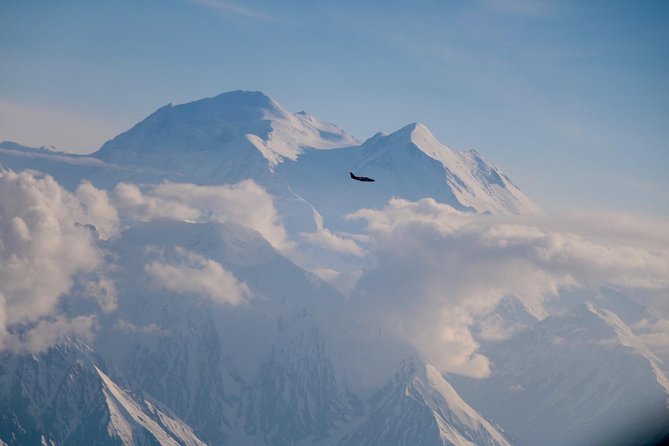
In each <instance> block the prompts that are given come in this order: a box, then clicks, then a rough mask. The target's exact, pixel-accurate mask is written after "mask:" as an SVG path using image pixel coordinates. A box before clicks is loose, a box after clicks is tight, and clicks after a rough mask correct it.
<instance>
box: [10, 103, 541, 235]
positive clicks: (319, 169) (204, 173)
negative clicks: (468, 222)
mask: <svg viewBox="0 0 669 446" xmlns="http://www.w3.org/2000/svg"><path fill="white" fill-rule="evenodd" d="M358 144H359V143H358V142H357V140H356V139H355V138H354V137H352V136H350V135H348V134H347V133H346V132H344V131H343V130H341V129H339V128H337V127H336V126H334V125H332V124H327V123H324V122H322V121H319V120H318V119H316V118H314V117H313V116H310V115H308V114H306V113H304V112H300V113H291V112H288V111H286V110H285V109H284V108H283V107H282V106H281V105H279V104H278V103H277V102H276V101H274V100H273V99H271V98H269V97H267V96H265V95H264V94H262V93H259V92H244V91H235V92H230V93H224V94H221V95H219V96H216V97H213V98H208V99H202V100H199V101H195V102H191V103H187V104H182V105H176V106H174V105H167V106H165V107H162V108H160V109H159V110H157V111H156V112H154V113H153V114H152V115H150V116H149V117H147V118H146V119H144V120H143V121H142V122H140V123H138V124H137V125H136V126H134V127H133V128H132V129H130V130H128V131H127V132H124V133H122V134H120V135H118V136H117V137H116V138H114V139H112V140H111V141H109V142H107V143H105V144H104V145H103V146H102V147H101V148H100V150H98V151H97V152H95V153H94V154H92V155H90V156H76V155H62V154H54V155H53V156H49V154H48V153H47V151H45V150H41V149H39V150H34V151H33V152H34V153H32V154H31V153H30V149H29V148H25V147H20V148H17V145H16V144H14V143H2V144H0V161H1V162H3V163H4V164H5V165H6V166H7V167H9V168H13V169H24V168H27V167H28V166H31V168H37V169H41V170H43V171H45V172H47V173H49V174H51V175H53V176H54V177H55V178H56V179H57V180H58V181H59V182H61V183H62V184H65V185H67V186H68V187H70V183H71V182H72V179H73V178H75V179H79V178H82V177H85V178H88V179H90V180H91V181H92V182H93V183H94V184H96V185H99V186H101V187H105V188H110V187H113V186H114V185H115V184H117V183H118V182H120V181H131V182H135V183H158V182H161V181H164V180H170V181H178V182H191V183H195V184H224V183H228V184H229V183H236V182H238V181H240V180H243V179H246V178H251V179H253V180H254V181H256V182H257V183H258V184H261V185H262V186H264V187H265V188H267V190H268V191H270V192H271V193H272V194H273V195H274V196H275V197H277V199H278V201H279V207H280V208H282V210H283V213H284V214H286V215H289V214H291V213H292V212H295V210H296V209H298V208H300V209H299V210H301V211H302V212H304V215H307V214H308V213H309V212H310V210H311V208H315V209H316V210H318V211H319V212H320V213H321V214H323V215H329V216H333V217H334V216H340V215H341V212H342V211H344V212H346V211H348V212H350V211H353V210H356V209H359V208H361V207H381V206H383V205H384V204H385V203H386V202H387V199H388V198H389V197H392V196H395V197H401V198H407V199H412V200H415V199H419V198H425V197H432V198H435V199H436V200H437V201H440V202H443V203H447V204H450V205H453V206H454V207H456V208H458V209H464V210H469V211H474V212H492V213H526V212H535V211H536V210H537V209H538V207H537V206H536V204H534V203H533V202H532V201H531V200H530V199H529V198H527V196H525V195H524V194H523V193H522V192H521V191H520V190H519V189H518V188H517V187H516V186H515V185H514V184H513V183H511V181H510V180H509V179H508V177H506V175H504V174H503V173H502V172H501V171H500V170H499V169H498V168H496V167H494V166H493V165H492V164H490V163H489V162H487V161H486V160H485V159H484V158H483V157H482V156H481V155H479V154H478V153H476V152H474V151H468V152H457V151H455V150H452V149H450V148H449V147H447V146H445V145H443V144H441V143H440V142H439V141H437V140H436V138H435V137H434V136H433V135H432V134H431V133H430V131H429V130H428V129H427V128H426V127H425V126H424V125H422V124H411V125H408V126H406V127H404V128H402V129H400V130H398V131H397V132H395V133H393V134H391V135H387V136H386V135H383V134H377V135H375V136H374V137H372V138H370V139H369V140H367V141H366V142H365V143H364V144H362V145H358ZM323 149H329V150H323ZM349 171H355V172H357V173H360V174H365V175H370V176H374V177H376V178H377V182H376V183H375V184H371V185H366V186H368V187H367V188H366V189H363V188H361V187H360V185H359V184H353V183H352V182H351V180H350V178H349V176H348V173H349ZM304 200H306V201H307V203H308V205H307V204H305V203H304ZM332 220H333V221H332V222H329V223H331V224H336V223H337V219H336V218H333V219H332ZM297 226H299V225H296V227H297ZM300 229H301V230H302V229H304V228H303V227H300Z"/></svg>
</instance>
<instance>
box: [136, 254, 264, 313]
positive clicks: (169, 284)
mask: <svg viewBox="0 0 669 446" xmlns="http://www.w3.org/2000/svg"><path fill="white" fill-rule="evenodd" d="M175 254H176V255H175V258H174V259H173V260H171V261H154V262H152V263H150V264H148V265H147V266H146V267H145V270H146V272H147V274H148V275H149V276H150V277H151V279H152V281H153V285H154V286H156V287H160V288H164V289H166V290H169V291H172V292H174V293H177V294H195V295H199V296H203V297H206V298H209V299H211V300H212V301H214V302H217V303H225V304H229V305H239V304H241V303H243V302H244V301H247V300H248V299H250V298H251V291H250V290H249V287H248V286H247V285H246V284H245V283H243V282H240V281H239V280H237V278H236V277H235V276H234V275H233V274H232V273H231V272H229V271H226V270H225V268H223V266H222V265H221V264H220V263H218V262H216V261H214V260H211V259H207V258H205V257H202V256H201V255H199V254H196V253H194V252H191V251H188V250H186V249H184V248H181V247H177V248H176V250H175Z"/></svg>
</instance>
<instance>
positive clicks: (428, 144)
mask: <svg viewBox="0 0 669 446" xmlns="http://www.w3.org/2000/svg"><path fill="white" fill-rule="evenodd" d="M361 148H362V151H363V153H364V155H363V156H362V157H361V159H360V160H359V161H358V167H359V169H361V170H362V171H363V172H366V169H372V170H376V169H374V167H375V166H384V165H386V166H387V165H391V166H398V167H400V166H406V168H407V170H409V172H408V174H409V175H412V176H413V177H416V176H420V175H421V174H423V172H422V171H421V170H420V169H418V170H414V171H411V168H410V167H413V166H411V164H414V163H415V160H416V159H417V158H416V157H417V154H416V153H412V152H413V151H416V150H417V151H419V152H420V153H422V154H424V155H427V156H428V157H429V158H431V159H433V160H435V161H437V162H438V163H439V164H441V166H442V167H443V170H444V173H443V176H444V181H445V182H446V183H447V184H448V186H449V188H450V189H451V190H452V191H453V194H454V196H455V199H456V200H457V202H458V204H459V205H460V206H462V207H464V208H471V209H475V210H477V211H479V212H485V211H488V212H492V213H508V212H511V213H535V212H538V211H539V207H538V206H537V205H536V204H535V203H534V202H532V200H530V199H529V198H528V197H527V196H526V195H525V194H524V193H523V192H521V191H520V189H518V187H517V186H516V185H515V184H513V183H512V182H511V181H510V180H509V178H508V177H507V176H506V175H504V173H503V172H502V171H501V170H500V169H499V168H497V167H495V166H493V165H492V164H491V163H489V162H488V161H487V160H486V159H485V158H483V157H482V156H481V155H479V154H478V152H476V151H473V150H470V151H466V152H459V151H456V150H453V149H452V148H450V147H448V146H447V145H445V144H442V143H441V142H439V141H438V140H437V138H436V137H435V136H434V135H433V134H432V133H431V132H430V130H429V129H428V128H427V127H426V126H425V125H423V124H421V123H419V122H415V123H412V124H409V125H407V126H405V127H403V128H401V129H400V130H397V131H396V132H394V133H392V134H390V135H383V134H376V135H375V136H373V137H372V138H370V139H369V140H367V141H366V142H365V143H364V144H363V145H362V147H361ZM407 151H408V154H405V153H404V152H407ZM407 155H408V156H409V157H410V158H409V159H408V160H407V159H403V158H402V157H403V156H407ZM418 159H419V158H418Z"/></svg>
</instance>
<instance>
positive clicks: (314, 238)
mask: <svg viewBox="0 0 669 446" xmlns="http://www.w3.org/2000/svg"><path fill="white" fill-rule="evenodd" d="M314 222H315V223H316V231H315V232H303V233H301V234H300V237H301V238H302V239H304V240H306V241H307V242H308V243H311V244H313V245H316V246H319V247H321V248H325V249H327V250H330V251H335V252H340V253H343V254H351V255H354V256H356V257H362V256H363V255H364V251H363V249H362V248H361V247H360V245H358V243H356V241H355V240H353V239H352V238H347V237H344V236H342V235H338V234H335V233H333V232H332V231H330V230H329V229H327V228H326V227H325V225H324V224H323V217H322V216H321V214H319V213H318V212H316V211H314Z"/></svg>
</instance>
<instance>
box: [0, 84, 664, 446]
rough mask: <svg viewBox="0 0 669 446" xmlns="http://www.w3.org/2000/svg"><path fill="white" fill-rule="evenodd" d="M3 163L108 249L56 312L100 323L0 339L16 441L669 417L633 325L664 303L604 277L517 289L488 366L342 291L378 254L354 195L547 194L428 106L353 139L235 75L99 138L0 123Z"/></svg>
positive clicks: (453, 441)
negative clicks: (458, 140) (443, 139)
mask: <svg viewBox="0 0 669 446" xmlns="http://www.w3.org/2000/svg"><path fill="white" fill-rule="evenodd" d="M9 169H11V170H14V171H20V170H29V171H38V172H43V173H46V174H48V175H51V176H53V177H54V178H55V180H56V182H57V183H58V184H59V185H61V186H63V187H64V188H66V189H67V190H69V191H70V192H71V194H69V195H68V193H67V192H66V191H64V190H63V189H59V187H60V186H57V185H55V184H51V182H50V183H49V186H50V187H51V189H49V190H50V191H54V192H53V193H51V194H50V195H48V199H50V200H62V201H63V202H64V205H63V209H67V210H68V211H69V210H71V212H73V213H77V215H76V219H75V218H73V219H72V220H73V221H74V223H73V224H74V225H75V226H76V228H77V230H76V231H75V233H76V234H79V235H82V237H83V235H86V236H87V237H88V236H89V235H90V242H91V243H94V245H95V246H94V249H92V250H91V251H94V254H95V256H93V257H95V258H96V259H98V260H97V261H98V262H99V265H98V266H97V267H96V268H97V269H95V270H94V271H92V272H91V271H90V270H88V269H86V268H82V269H83V270H84V272H83V273H81V274H83V275H84V277H78V276H77V277H69V276H68V277H67V278H66V279H64V280H69V281H70V282H71V287H70V288H69V291H68V292H66V293H65V294H64V295H62V296H59V297H58V305H57V307H56V309H55V310H54V311H56V313H53V314H56V315H57V317H55V316H54V318H53V319H54V320H50V322H53V323H54V325H57V324H56V322H59V321H60V322H62V321H63V320H67V318H75V317H78V316H87V317H90V320H91V321H92V328H91V333H92V334H93V336H91V337H90V339H89V338H86V339H85V340H81V339H75V338H68V339H67V340H66V341H65V342H61V343H57V344H56V345H55V346H53V347H51V348H50V349H48V350H46V351H43V352H41V353H34V354H33V353H25V352H21V351H19V352H11V351H4V352H1V353H0V444H2V442H5V443H7V444H11V445H22V444H37V443H39V442H41V443H42V444H58V445H61V444H110V445H111V444H114V445H116V444H184V445H198V444H212V445H214V444H215V445H218V444H231V445H307V444H324V445H358V444H365V445H376V444H384V445H458V446H459V445H509V444H519V445H522V444H579V443H578V442H579V441H581V440H583V443H584V444H585V443H587V441H589V439H593V441H596V440H597V441H598V440H599V439H600V438H604V439H605V440H607V441H608V437H602V436H601V435H605V434H607V433H611V435H616V434H617V433H618V431H615V429H614V428H615V427H616V426H617V425H620V426H624V427H625V428H627V427H630V426H632V428H631V429H632V430H630V431H627V432H624V433H629V434H630V437H629V438H632V439H635V440H636V439H641V441H645V440H648V441H651V440H652V438H653V437H652V436H653V435H654V434H656V433H662V432H663V428H664V426H666V424H665V423H669V421H668V420H667V405H666V403H667V398H668V397H669V385H668V384H667V379H666V376H665V375H664V374H663V372H662V370H661V368H660V364H659V360H658V358H657V357H655V356H654V355H653V354H652V353H651V352H650V351H649V350H648V349H646V348H645V347H644V345H643V344H641V343H640V342H639V341H638V339H637V338H636V337H635V336H634V334H633V333H632V331H631V330H630V329H629V328H628V326H629V325H630V324H633V323H635V322H637V321H639V320H641V319H644V320H650V319H649V318H650V316H649V314H650V313H649V312H648V311H647V308H645V307H643V306H641V305H638V304H632V303H630V302H629V301H628V300H626V299H624V298H623V297H619V296H616V295H613V294H611V292H610V291H605V292H602V294H601V296H597V298H596V299H590V298H589V297H587V296H586V297H584V296H582V295H578V293H574V294H573V295H569V296H568V295H567V293H563V295H562V296H561V297H560V298H559V299H555V300H553V301H551V302H547V303H546V309H547V312H548V313H550V314H551V316H549V317H548V318H546V319H543V320H538V316H537V315H536V314H530V313H529V312H528V311H527V308H526V307H525V306H524V305H523V303H522V302H521V300H519V299H516V298H514V297H511V296H507V297H505V298H504V299H503V300H502V301H501V303H500V304H499V306H498V308H497V309H496V310H495V311H494V312H493V314H492V316H493V317H497V318H499V320H500V321H502V323H501V324H500V326H503V327H504V328H508V327H510V328H509V329H506V330H501V331H502V332H503V333H502V334H504V335H505V334H509V333H510V335H509V336H511V337H510V339H507V340H504V341H499V336H500V334H499V333H495V336H498V338H495V340H493V341H489V342H483V341H481V346H482V347H481V349H480V352H481V353H483V354H485V355H486V356H487V357H488V358H490V360H491V363H492V373H491V375H490V377H488V378H485V379H482V380H468V379H465V378H461V377H457V376H451V375H444V374H442V373H440V371H439V370H438V369H437V367H435V365H436V364H437V363H438V362H437V361H434V360H431V359H430V358H428V357H426V353H425V351H424V350H422V349H418V348H417V347H416V346H415V345H414V344H413V343H412V342H411V340H409V339H405V338H403V337H402V336H401V335H400V334H397V333H392V330H386V328H385V325H382V324H381V325H380V324H379V323H378V321H377V320H376V319H375V318H376V317H377V314H381V313H382V311H380V310H376V307H375V306H376V305H378V306H383V305H384V304H385V302H384V297H385V296H366V295H364V293H365V290H364V289H362V288H360V289H358V290H357V294H356V293H355V292H354V293H352V294H351V296H348V297H345V296H343V295H342V294H341V293H340V292H339V291H338V290H337V289H336V288H335V287H334V286H332V285H331V283H329V282H325V281H324V280H321V278H319V277H320V276H322V277H328V276H330V277H337V275H341V276H344V275H346V274H348V275H350V277H352V278H353V279H356V278H358V277H360V276H361V274H364V272H365V271H366V270H365V268H369V270H371V271H372V272H373V268H372V267H371V266H370V264H371V263H373V262H375V261H377V262H378V261H379V259H371V258H370V257H373V256H369V257H366V254H367V252H366V251H365V250H366V249H368V246H369V245H365V243H372V241H371V238H372V237H373V236H372V235H370V234H371V232H369V233H365V232H364V231H363V230H362V229H361V226H360V222H356V221H351V220H349V219H347V218H346V215H347V214H349V213H352V212H354V211H357V210H359V209H363V208H371V209H377V210H379V209H383V208H384V207H385V206H386V205H387V204H388V203H389V200H390V199H391V198H394V197H399V198H404V199H406V200H411V201H417V200H420V199H423V198H427V197H429V198H433V199H434V200H436V202H438V203H443V204H447V205H449V206H450V207H449V206H443V208H448V209H451V208H453V210H452V212H448V213H446V214H444V215H445V217H444V218H450V217H449V216H451V217H453V218H456V217H457V218H458V219H469V218H470V217H477V218H492V217H490V216H488V215H487V214H497V215H499V214H534V213H536V212H537V211H538V210H539V208H538V206H537V205H536V204H535V203H533V202H532V201H531V200H530V199H529V198H528V197H527V196H526V195H525V194H524V193H523V192H522V191H520V189H519V188H518V187H516V186H515V185H514V184H513V183H512V182H511V181H510V180H509V178H508V177H507V176H506V175H505V174H504V173H502V171H501V170H500V169H499V168H497V167H495V166H493V165H492V164H491V163H489V162H488V161H486V160H485V159H484V158H483V157H482V156H481V155H480V154H478V153H477V152H475V151H467V152H459V151H456V150H453V149H451V148H449V147H448V146H446V145H444V144H442V143H440V142H439V141H437V140H436V138H435V137H434V136H433V135H432V134H431V133H430V131H429V130H428V129H427V128H426V127H425V126H424V125H422V124H418V123H415V124H410V125H408V126H406V127H404V128H402V129H400V130H398V131H396V132H394V133H392V134H389V135H385V134H380V133H379V134H377V135H375V136H373V137H371V138H370V139H368V140H367V141H365V142H364V143H362V144H361V143H360V142H359V141H357V140H356V139H355V138H354V137H352V136H350V135H348V134H347V133H346V132H344V131H343V130H341V129H339V128H337V127H336V126H334V125H332V124H328V123H325V122H323V121H320V120H318V119H316V118H314V117H312V116H310V115H308V114H306V113H304V112H300V113H291V112H289V111H287V110H285V109H284V108H283V107H281V106H280V105H279V104H278V103H276V101H274V100H272V99H271V98H269V97H267V96H265V95H264V94H262V93H258V92H242V91H236V92H231V93H224V94H222V95H219V96H216V97H213V98H208V99H203V100H199V101H195V102H191V103H188V104H182V105H176V106H175V105H168V106H165V107H163V108H160V109H159V110H157V111H156V112H155V113H153V114H152V115H150V116H149V117H147V118H146V119H145V120H143V121H142V122H140V123H138V124H137V125H136V126H134V127H133V128H132V129H130V130H128V131H127V132H124V133H122V134H121V135H118V136H117V137H116V138H114V139H112V140H111V141H109V142H107V143H106V144H104V145H103V147H102V148H100V150H98V151H97V152H95V153H93V154H91V155H85V156H82V155H70V154H67V153H63V152H56V151H54V150H52V149H49V148H29V147H24V146H20V145H18V144H16V143H7V142H5V143H0V175H2V174H3V172H7V171H8V170H9ZM349 172H354V173H356V174H359V175H365V176H370V177H373V178H375V179H376V182H374V183H365V184H363V183H359V182H356V181H352V180H351V179H350V178H349ZM37 175H38V176H39V175H41V174H37ZM83 180H87V181H90V183H92V185H94V186H95V187H97V188H99V189H95V187H93V186H92V185H91V184H89V183H87V182H85V183H83V185H82V181H83ZM248 180H250V181H248ZM23 181H24V183H22V184H23V186H25V187H27V186H26V184H28V180H25V179H23ZM49 181H50V180H49ZM240 181H241V183H240ZM42 186H43V188H45V189H46V188H47V186H44V185H42ZM240 190H241V192H239V191H240ZM38 192H39V191H38ZM33 193H37V192H35V191H33ZM231 194H232V195H234V194H238V195H235V197H236V198H235V199H230V198H229V196H230V195H231ZM254 194H255V195H254ZM226 197H227V198H226ZM239 197H241V198H239ZM249 197H255V198H258V197H260V198H262V200H258V202H256V201H253V202H252V203H248V202H246V201H245V200H251V198H249ZM263 200H265V201H263ZM31 203H32V202H31ZM40 203H41V204H43V202H40ZM31 206H32V207H31V212H32V214H29V213H26V214H27V215H28V214H29V215H42V214H39V212H40V208H39V206H34V205H32V204H31ZM254 207H259V208H262V209H261V210H263V212H264V211H267V212H268V213H269V218H267V219H266V220H263V218H265V217H266V216H265V215H260V214H259V213H254V211H256V210H257V209H253V208H254ZM59 211H62V210H61V209H60V208H59ZM62 212H66V211H62ZM96 213H97V214H96ZM93 214H96V215H93ZM477 214H480V215H477ZM14 217H15V216H13V215H0V229H3V230H5V229H6V231H5V232H3V233H0V237H1V236H2V234H5V233H7V234H10V236H11V237H14V238H12V239H11V240H10V241H11V243H5V244H4V245H3V242H4V240H2V239H0V252H2V249H5V247H9V248H12V249H13V248H14V247H15V245H17V246H18V245H19V244H20V243H25V242H26V241H27V240H30V236H31V233H30V231H29V228H28V226H27V225H26V224H24V225H22V224H21V222H20V221H18V219H15V218H14ZM94 217H95V218H94ZM80 220H81V221H80ZM50 221H51V220H50ZM24 223H25V222H24ZM96 225H97V226H96ZM103 225H108V226H109V227H103ZM24 226H25V228H24ZM49 228H52V229H54V228H55V229H57V228H58V225H57V224H55V223H54V224H53V225H51V226H49ZM82 228H85V229H82ZM284 228H285V233H284V232H283V230H284ZM55 229H54V230H55ZM515 229H516V228H511V242H513V236H514V233H513V231H514V230H515ZM89 230H90V234H88V233H86V234H82V232H81V231H84V232H85V231H89ZM488 232H493V231H488ZM426 235H427V236H428V242H427V243H429V242H430V241H429V240H431V239H429V237H436V236H438V234H437V232H430V231H429V230H426ZM536 236H537V237H542V236H544V234H541V233H540V234H538V235H536ZM277 239H278V240H279V242H280V243H278V242H277ZM488 241H489V240H487V239H485V240H484V242H488ZM505 242H506V241H505ZM444 246H451V245H444ZM490 252H494V251H490ZM17 258H18V257H17ZM314 259H316V260H317V262H316V263H310V262H313V260H314ZM435 259H436V258H435ZM425 260H426V262H427V263H429V262H430V259H425ZM49 262H52V263H53V260H51V259H49ZM318 262H321V263H318ZM328 262H333V263H328ZM432 262H433V263H439V261H438V260H432ZM333 264H335V265H336V268H335V269H328V268H329V267H331V266H332V265H333ZM300 265H301V266H300ZM305 265H306V266H309V267H313V266H314V265H315V266H316V267H314V268H312V269H310V270H309V271H312V270H313V271H315V272H318V273H319V274H320V276H316V275H315V274H313V273H311V272H309V271H307V269H305ZM410 266H411V267H415V265H410ZM2 267H3V265H0V268H2ZM399 267H401V268H404V265H399ZM483 271H485V269H484V270H483ZM89 276H91V277H89ZM476 278H478V276H477V277H476ZM476 278H474V279H473V280H476ZM93 279H94V280H93ZM363 279H364V277H363ZM379 279H380V280H379V281H380V282H388V283H387V285H384V286H388V287H396V288H397V290H398V292H397V293H395V294H400V296H395V297H394V298H406V299H407V300H411V299H414V300H415V301H416V302H419V303H420V302H422V300H420V299H418V297H420V296H415V295H414V294H412V293H414V291H415V292H418V291H416V290H413V289H410V288H409V287H406V288H404V287H401V286H396V284H395V282H394V280H395V278H392V277H381V278H379ZM352 282H354V283H355V280H352ZM362 282H364V280H363V281H362ZM333 283H334V281H333ZM64 288H67V286H64ZM363 288H364V287H363ZM380 289H384V288H380ZM402 290H404V291H402ZM2 291H3V288H0V299H4V296H3V295H2V294H1V292H2ZM11 291H12V290H10V292H11ZM437 292H438V293H441V294H448V293H449V292H451V290H443V292H442V291H440V290H437ZM100 293H102V295H103V296H102V298H101V297H100ZM372 294H375V293H372ZM404 294H406V296H404ZM356 298H360V299H358V300H356ZM2 302H3V301H2V300H0V322H3V323H4V320H3V317H4V315H3V314H2V312H1V311H2V310H3V309H4V308H5V307H3V306H2ZM99 302H102V304H100V303H99ZM426 302H429V301H426ZM583 302H587V303H586V304H584V303H583ZM575 304H576V309H575V310H574V309H573V307H574V306H575ZM363 307H364V308H363ZM400 308H402V306H400ZM408 308H411V307H408ZM412 311H413V310H412ZM432 311H433V309H431V308H430V309H428V311H427V312H425V313H429V312H432ZM449 311H451V308H450V307H448V308H446V309H443V308H439V309H434V312H435V314H436V313H439V312H449ZM370 312H371V313H370ZM422 313H423V312H421V314H422ZM53 314H52V315H53ZM455 316H456V319H457V317H458V316H459V315H458V314H456V315H455ZM461 316H462V319H467V318H468V317H469V316H468V315H466V314H463V315H461ZM489 316H490V315H489ZM49 317H50V316H45V318H46V319H48V318H49ZM378 317H379V318H381V316H378ZM400 317H404V315H403V314H400ZM406 317H410V315H406ZM542 317H543V316H542ZM58 318H60V319H58ZM458 322H461V321H458ZM484 322H486V321H480V326H478V327H474V332H476V330H479V331H480V333H479V332H476V333H477V334H482V337H485V336H483V334H485V333H483V331H484V330H485V329H486V327H488V328H489V325H486V324H485V323H484ZM654 322H657V321H656V320H655V321H654ZM31 324H37V322H36V321H27V322H25V323H24V325H20V326H17V327H12V330H14V332H16V333H17V337H18V338H20V336H21V333H20V331H21V330H28V331H29V330H31V328H32V325H31ZM0 328H4V326H3V327H0ZM493 328H494V327H493ZM54 330H56V328H54ZM493 331H494V330H493ZM398 333H399V332H398ZM2 334H4V333H2V332H0V335H2ZM461 334H462V333H461V332H453V333H450V332H446V331H445V332H444V333H443V336H445V337H449V336H450V337H452V338H457V337H458V336H461ZM493 337H494V336H493ZM502 337H503V336H502ZM451 340H452V339H451ZM457 354H460V353H457ZM637 413H639V414H640V418H638V420H637V419H636V418H634V419H631V418H630V417H631V416H632V415H634V414H637ZM630 414H632V415H630ZM637 425H638V426H639V428H638V429H636V430H634V426H637ZM666 433H669V430H667V431H666ZM626 438H628V437H618V438H617V439H626ZM547 439H548V441H547ZM550 441H553V442H554V443H550ZM610 444H613V443H610ZM649 444H650V443H649Z"/></svg>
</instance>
